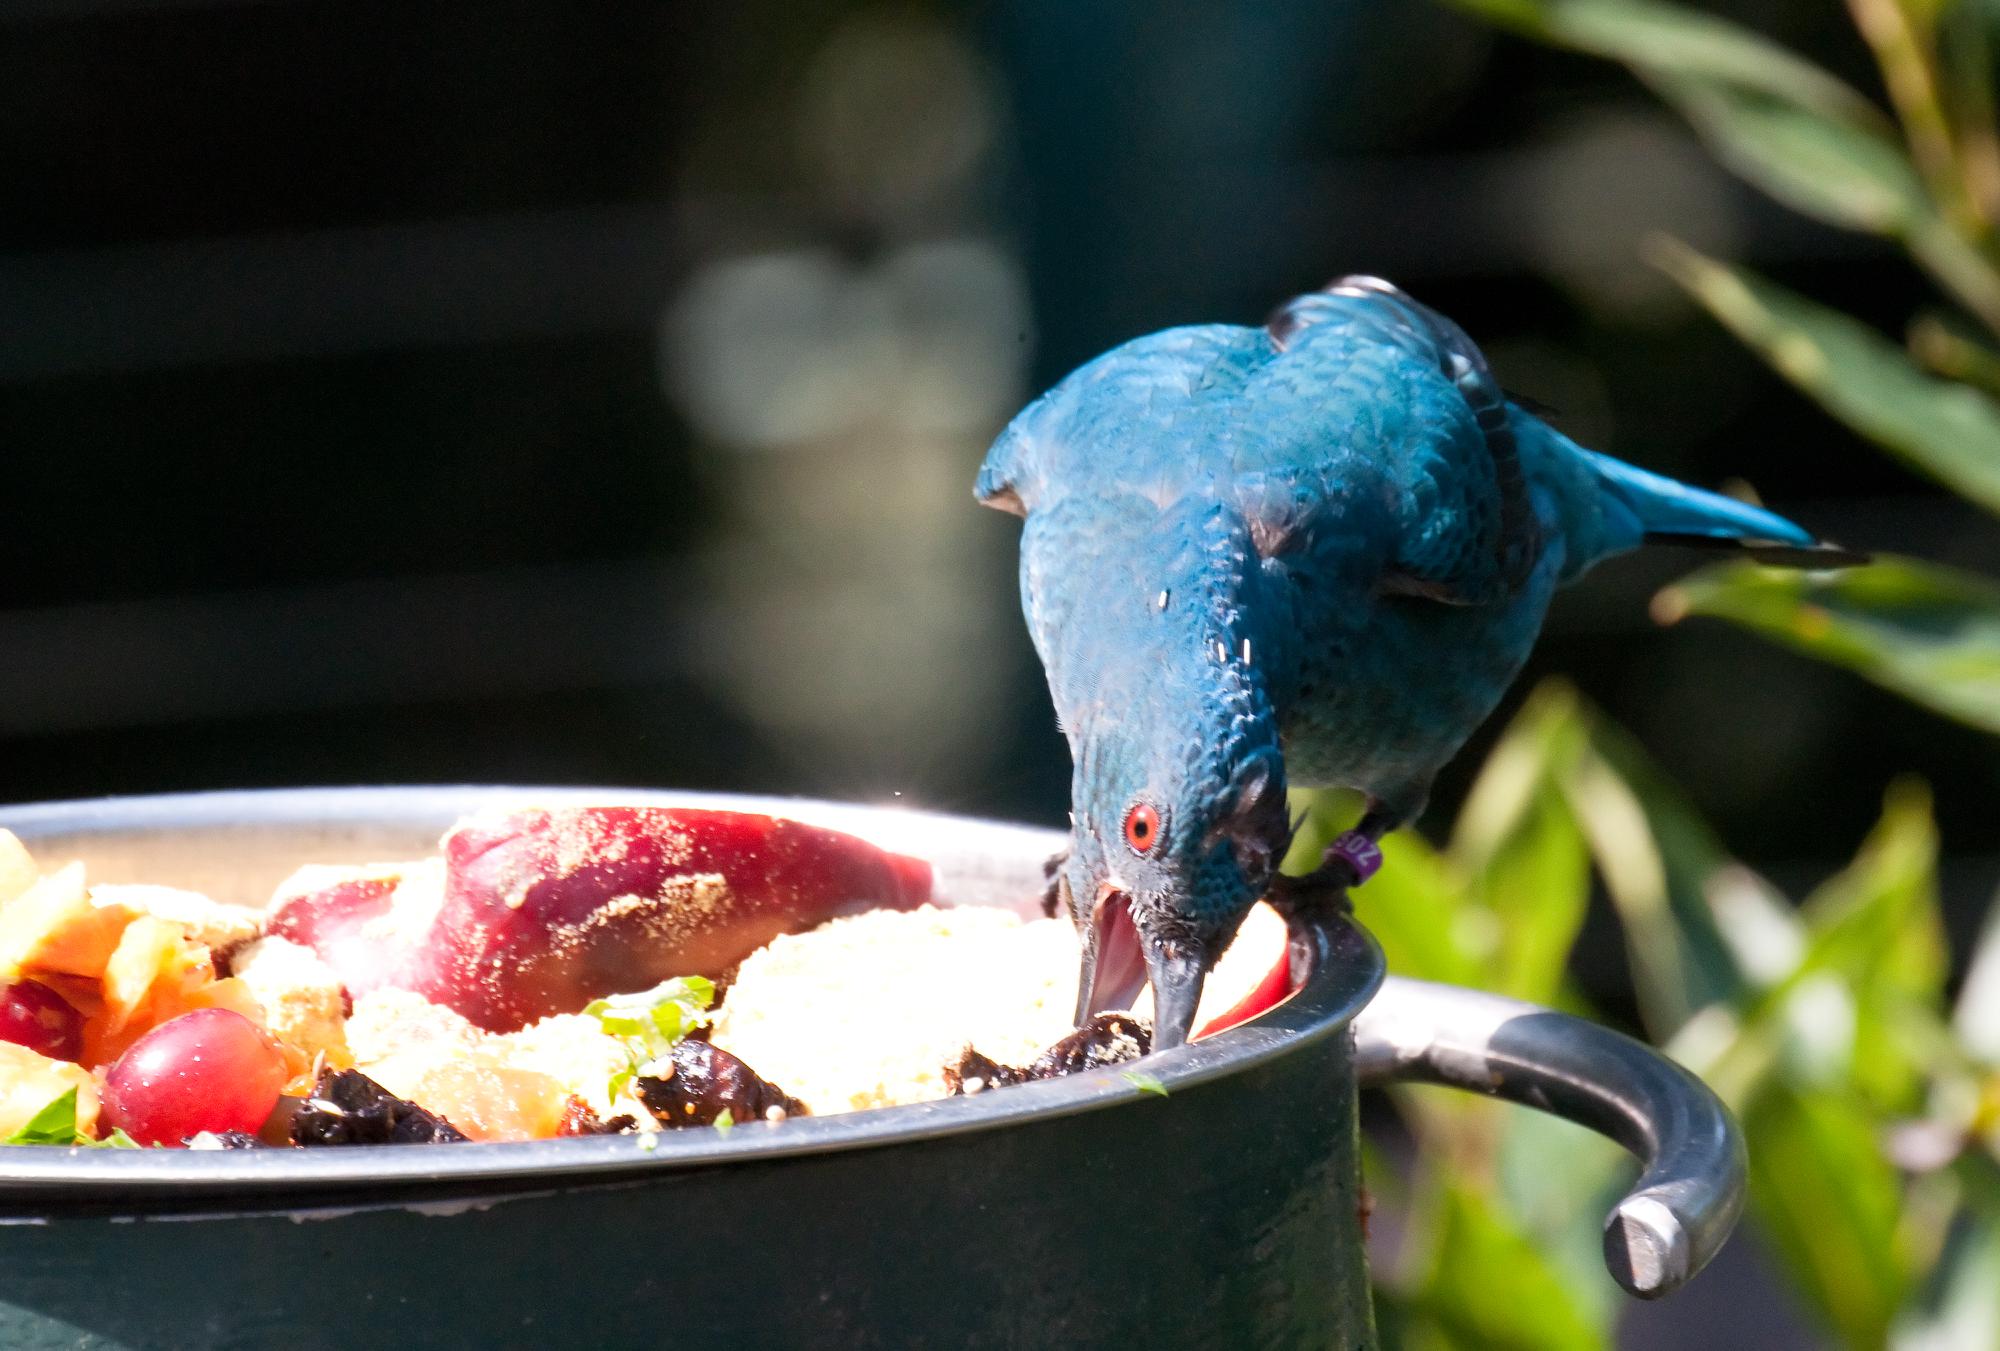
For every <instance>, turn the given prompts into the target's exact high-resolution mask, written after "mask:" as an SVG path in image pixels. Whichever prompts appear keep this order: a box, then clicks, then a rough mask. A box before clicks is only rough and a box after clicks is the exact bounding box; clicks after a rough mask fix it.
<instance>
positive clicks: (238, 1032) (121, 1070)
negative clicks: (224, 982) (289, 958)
mask: <svg viewBox="0 0 2000 1351" xmlns="http://www.w3.org/2000/svg"><path fill="white" fill-rule="evenodd" d="M284 1086H285V1057H284V1053H283V1052H282V1051H281V1050H279V1049H278V1044H277V1043H276V1042H275V1041H273V1040H272V1039H271V1037H270V1036H269V1034H267V1033H266V1032H265V1031H264V1030H263V1029H262V1028H260V1027H258V1026H257V1024H255V1023H253V1022H251V1021H250V1020H249V1019H248V1018H245V1017H244V1016H243V1015H242V1014H240V1013H235V1012H232V1011H231V1010H229V1009H196V1010H195V1011H194V1012H193V1013H183V1014H182V1015H181V1016H180V1017H178V1018H174V1019H171V1020H169V1021H167V1022H164V1023H161V1024H160V1025H159V1026H158V1027H156V1028H154V1029H153V1030H152V1031H150V1032H148V1033H147V1034H146V1035H145V1036H143V1037H141V1038H139V1040H137V1041H135V1042H133V1043H132V1045H131V1046H130V1047H128V1048H127V1049H126V1051H125V1054H124V1055H121V1056H119V1057H118V1060H117V1062H116V1063H115V1064H113V1065H112V1066H111V1072H110V1074H109V1075H108V1076H106V1078H105V1082H104V1121H105V1124H106V1125H108V1126H116V1127H120V1128H122V1129H123V1130H124V1131H125V1133H126V1134H128V1135H130V1136H131V1137H132V1138H133V1139H134V1140H137V1141H138V1142H139V1143H140V1144H142V1145H177V1144H180V1143H181V1142H182V1141H183V1140H185V1139H187V1138H188V1137H189V1136H190V1135H198V1134H200V1133H201V1132H202V1131H214V1132H216V1133H217V1134H221V1133H222V1132H224V1131H244V1132H247V1133H254V1132H255V1131H256V1130H257V1128H258V1127H260V1126H262V1125H263V1124H264V1119H265V1118H266V1117H268V1116H270V1115H271V1109H272V1108H273V1107H275V1106H277V1103H278V1091H279V1090H280V1089H282V1088H283V1087H284Z"/></svg>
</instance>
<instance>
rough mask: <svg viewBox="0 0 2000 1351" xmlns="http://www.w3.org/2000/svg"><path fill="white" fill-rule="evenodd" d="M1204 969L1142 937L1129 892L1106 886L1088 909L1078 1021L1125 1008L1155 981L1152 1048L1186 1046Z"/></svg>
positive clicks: (1168, 946) (1204, 977) (1205, 974)
mask: <svg viewBox="0 0 2000 1351" xmlns="http://www.w3.org/2000/svg"><path fill="white" fill-rule="evenodd" d="M1207 979H1208V968H1207V967H1205V966H1204V965H1202V963H1201V962H1200V961H1199V960H1197V959H1196V958H1194V957H1192V956H1189V955H1187V954H1185V953H1183V952H1181V951H1180V950H1178V949H1177V948H1176V947H1174V946H1173V945H1171V944H1166V943H1155V942H1153V941H1151V940H1149V939H1146V938H1144V937H1142V936H1141V935H1140V933H1139V929H1138V926H1137V925H1135V924H1134V923H1133V922H1132V906H1131V897H1130V896H1128V895H1127V894H1126V893H1125V892H1122V891H1119V890H1118V889H1117V888H1115V887H1112V886H1110V885H1108V884H1107V885H1106V886H1104V887H1102V888H1100V889H1099V890H1098V893H1097V902H1096V904H1094V905H1092V906H1091V908H1090V933H1089V936H1088V938H1087V940H1086V941H1085V943H1084V946H1083V968H1082V972H1081V979H1080V980H1079V981H1078V983H1077V997H1076V1025H1077V1026H1078V1027H1081V1026H1083V1025H1084V1023H1086V1022H1088V1021H1089V1020H1090V1019H1091V1018H1092V1017H1094V1016H1096V1015H1097V1014H1099V1013H1103V1012H1104V1011H1106V1010H1107V1009H1129V1008H1131V1007H1132V1004H1133V1001H1134V1000H1136V999H1138V997H1139V991H1141V990H1143V989H1144V988H1145V987H1146V984H1147V982H1149V981H1150V982H1151V983H1152V986H1153V1049H1154V1050H1156V1051H1164V1050H1169V1049H1171V1048H1172V1047H1175V1046H1180V1045H1184V1044H1185V1043H1186V1042H1187V1039H1188V1034H1189V1033H1190V1032H1191V1031H1192V1030H1193V1028H1194V1015H1195V1008H1196V1006H1197V1005H1199V1004H1200V1003H1201V990H1202V985H1203V984H1204V983H1205V982H1206V981H1207Z"/></svg>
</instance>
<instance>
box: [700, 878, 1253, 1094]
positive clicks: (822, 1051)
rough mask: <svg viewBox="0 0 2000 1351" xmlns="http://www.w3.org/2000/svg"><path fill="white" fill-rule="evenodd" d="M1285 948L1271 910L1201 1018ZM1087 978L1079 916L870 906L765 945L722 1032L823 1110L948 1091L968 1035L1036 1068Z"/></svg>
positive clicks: (1245, 937) (730, 1004) (723, 1042)
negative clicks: (1080, 975) (950, 1070)
mask: <svg viewBox="0 0 2000 1351" xmlns="http://www.w3.org/2000/svg"><path fill="white" fill-rule="evenodd" d="M1283 951H1284V922H1283V921H1282V920H1280V919H1279V918H1278V917H1277V916H1276V915H1275V914H1273V913H1272V912H1271V911H1270V910H1268V909H1267V908H1265V907H1263V906H1259V907H1258V908H1257V909H1256V911H1254V912H1252V916H1251V918H1250V919H1248V920H1246V921H1245V923H1244V928H1243V932H1242V934H1241V935H1239V939H1238V942H1237V943H1236V945H1235V946H1234V947H1233V948H1232V949H1231V951H1230V953H1229V954H1228V955H1227V956H1225V957H1224V959H1223V961H1222V962H1221V963H1219V964H1218V966H1217V968H1216V970H1215V972H1214V973H1213V975H1211V977H1210V978H1209V983H1208V986H1207V989H1206V990H1205V992H1204V994H1203V998H1202V1002H1201V1012H1200V1016H1199V1018H1198V1020H1197V1023H1196V1026H1197V1027H1199V1026H1200V1025H1201V1023H1203V1022H1206V1021H1207V1020H1208V1019H1210V1018H1213V1017H1214V1016H1216V1015H1217V1014H1219V1013H1221V1012H1223V1011H1224V1010H1225V1009H1228V1008H1229V1007H1230V1006H1232V1005H1233V1004H1235V1003H1236V1002H1237V1001H1238V1000H1240V999H1241V998H1242V997H1243V996H1244V995H1245V994H1247V993H1249V991H1250V990H1252V989H1253V988H1255V986H1256V985H1257V983H1258V982H1259V981H1260V980H1261V979H1262V978H1263V977H1264V976H1265V975H1266V974H1268V973H1269V971H1270V970H1271V967H1272V964H1273V963H1274V962H1275V961H1276V960H1277V956H1278V954H1279V953H1281V952H1283ZM1076 977H1077V942H1076V935H1075V932H1074V930H1073V929H1072V928H1071V926H1070V924H1069V921H1068V920H1063V919H1056V920H1040V919H1038V920H1032V921H1026V922H1024V921H1022V920H1021V919H1020V918H1019V917H1018V916H1016V915H1014V914H1013V913H1012V912H1010V911H1005V910H997V909H987V908H979V907H968V908H964V909H956V910H946V909H937V908H934V907H930V906H924V907H921V908H919V909H916V910H911V911H901V912H899V911H890V910H877V911H870V912H868V913H865V914H860V915H854V916H851V917H848V918H845V919H837V920H833V921H831V922H830V923H827V924H824V925H821V926H820V927H819V928H817V929H814V930H812V931H811V932H810V933H804V934H794V935H788V936H785V937H782V938H778V939H775V940H773V941H772V942H771V943H770V944H769V945H768V946H766V947H764V948H762V949H760V950H758V951H757V952H755V953H753V954H752V955H751V956H750V957H749V958H748V959H747V960H746V961H745V962H744V963H743V965H742V968H741V969H740V970H739V971H738V973H737V976H736V981H735V983H734V984H733V985H732V986H731V987H730V990H729V996H728V999H727V1000H726V1001H725V1002H724V1004H723V1006H722V1009H721V1012H720V1013H719V1014H718V1015H717V1018H716V1024H715V1042H716V1044H717V1045H718V1046H721V1047H723V1048H725V1049H727V1050H729V1051H731V1052H733V1053H734V1054H736V1055H738V1056H740V1057H741V1058H742V1059H743V1060H744V1062H745V1063H747V1064H748V1065H750V1067H751V1068H753V1069H755V1070H756V1071H757V1073H759V1074H761V1075H763V1076H764V1077H765V1078H766V1079H769V1080H770V1081H771V1082H773V1083H775V1084H777V1085H779V1086H780V1087H781V1088H783V1089H784V1090H785V1091H786V1092H788V1093H790V1094H792V1095H794V1096H795V1097H798V1098H801V1099H803V1100H804V1101H805V1102H806V1103H807V1104H808V1105H809V1106H810V1107H811V1108H812V1109H813V1110H814V1111H815V1112H817V1113H820V1114H822V1115H824V1114H827V1113H831V1112H842V1111H851V1110H855V1109H858V1108H864V1107H884V1106H890V1105H893V1104H897V1103H909V1102H922V1101H925V1100H927V1099H931V1098H941V1097H943V1096H945V1093H946V1088H945V1083H944V1075H943V1067H944V1066H945V1065H946V1064H948V1063H956V1062H957V1060H958V1057H959V1054H960V1052H961V1051H963V1050H964V1049H965V1047H967V1046H968V1045H970V1046H974V1047H976V1048H978V1050H979V1051H980V1052H981V1053H982V1054H984V1055H986V1056H989V1057H991V1058H992V1059H994V1060H997V1061H999V1062H1001V1063H1002V1064H1014V1065H1024V1064H1027V1063H1028V1062H1029V1061H1031V1060H1033V1059H1034V1058H1035V1057H1036V1056H1037V1055H1038V1054H1040V1053H1041V1051H1042V1050H1043V1049H1044V1048H1046V1047H1047V1046H1048V1045H1049V1044H1050V1043H1051V1042H1054V1041H1056V1040H1057V1039H1058V1038H1060V1037H1062V1036H1064V1035H1066V1034H1067V1033H1068V1032H1069V1031H1070V1030H1071V1015H1072V1014H1073V1013H1074V1011H1075V1003H1076ZM1139 1003H1140V1008H1141V1010H1142V1011H1150V1002H1149V1000H1148V999H1147V998H1145V997H1142V998H1141V1000H1140V1001H1139Z"/></svg>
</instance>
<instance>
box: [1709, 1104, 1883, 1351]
mask: <svg viewBox="0 0 2000 1351" xmlns="http://www.w3.org/2000/svg"><path fill="white" fill-rule="evenodd" d="M1876 1125H1877V1123H1876V1122H1875V1120H1874V1118H1873V1117H1872V1115H1871V1114H1870V1113H1869V1112H1868V1111H1867V1110H1865V1109H1864V1108H1863V1107H1861V1106H1860V1105H1859V1104H1857V1103H1855V1102H1852V1101H1850V1100H1848V1099H1845V1098H1843V1097H1841V1096H1839V1095H1837V1094H1833V1093H1801V1092H1797V1091H1795V1090H1794V1089H1792V1088H1790V1087H1789V1086H1787V1085H1785V1084H1783V1083H1779V1082H1772V1083H1769V1084H1767V1085H1766V1086H1765V1087H1764V1089H1763V1090H1762V1091H1760V1092H1759V1093H1757V1094H1756V1095H1755V1097H1753V1098H1752V1099H1751V1101H1750V1103H1749V1104H1748V1106H1747V1107H1746V1109H1745V1110H1744V1112H1743V1127H1744V1131H1745V1133H1746V1134H1747V1135H1748V1137H1749V1138H1750V1140H1751V1142H1752V1147H1751V1149H1750V1196H1751V1203H1752V1205H1753V1207H1754V1209H1755V1213H1756V1215H1757V1218H1758V1221H1759V1222H1760V1224H1761V1225H1762V1227H1763V1230H1764V1232H1765V1234H1766V1235H1767V1236H1768V1237H1769V1238H1770V1239H1771V1242H1772V1245H1773V1247H1775V1248H1776V1249H1777V1251H1778V1253H1779V1255H1780V1256H1781V1257H1783V1259H1784V1260H1785V1263H1786V1265H1787V1266H1788V1267H1790V1268H1791V1270H1792V1272H1793V1274H1794V1276H1795V1277H1796V1278H1797V1280H1798V1283H1799V1287H1800V1289H1801V1291H1802V1292H1803V1293H1804V1294H1805V1295H1806V1296H1807V1297H1808V1298H1809V1299H1810V1300H1811V1301H1812V1303H1813V1304H1814V1306H1815V1307H1817V1308H1818V1309H1819V1310H1820V1312H1821V1313H1822V1314H1823V1315H1824V1316H1825V1317H1826V1319H1827V1320H1828V1322H1830V1323H1831V1324H1832V1325H1833V1326H1834V1327H1835V1328H1837V1329H1838V1330H1839V1331H1840V1333H1841V1334H1842V1336H1843V1338H1844V1340H1845V1341H1846V1342H1847V1343H1848V1344H1850V1345H1853V1346H1860V1347H1869V1346H1880V1345H1882V1344H1883V1341H1884V1338H1885V1337H1886V1335H1887V1332H1888V1328H1889V1323H1890V1320H1891V1319H1892V1318H1894V1317H1895V1315H1896V1312H1897V1310H1898V1309H1900V1308H1901V1307H1902V1304H1903V1301H1904V1299H1905V1298H1906V1297H1907V1295H1908V1293H1909V1289H1910V1285H1911V1280H1910V1273H1909V1271H1908V1265H1907V1261H1906V1259H1905V1256H1904V1254H1903V1252H1902V1250H1901V1247H1900V1245H1899V1243H1898V1241H1897V1220H1898V1213H1899V1209H1900V1202H1901V1197H1900V1190H1899V1184H1898V1178H1897V1175H1896V1171H1895V1169H1894V1168H1893V1167H1892V1166H1891V1165H1890V1164H1889V1162H1888V1161H1887V1160H1886V1159H1885V1158H1884V1157H1883V1155H1882V1151H1881V1148H1880V1144H1879V1140H1878V1136H1877V1129H1876Z"/></svg>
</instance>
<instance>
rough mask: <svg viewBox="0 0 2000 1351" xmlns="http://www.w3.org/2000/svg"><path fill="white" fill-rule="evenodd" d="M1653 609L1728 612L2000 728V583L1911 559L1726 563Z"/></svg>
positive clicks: (1975, 722)
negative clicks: (1813, 565) (1832, 566)
mask: <svg viewBox="0 0 2000 1351" xmlns="http://www.w3.org/2000/svg"><path fill="white" fill-rule="evenodd" d="M1655 611H1656V613H1658V614H1659V615H1660V616H1661V617H1662V618H1664V619H1667V620H1669V621H1671V620H1674V619H1678V618H1680V617H1681V616H1683V615H1690V614H1694V615H1709V616H1713V617H1716V618H1720V619H1728V620H1731V621H1733V622H1735V623H1738V624H1742V625H1744V626H1745V627H1747V628H1750V629H1753V630H1755V631H1756V632H1758V633H1761V634H1763V635H1765V636H1766V637H1769V638H1773V639H1776V640H1777V641H1779V642H1782V643H1784V644H1786V645H1788V646H1790V647H1793V648H1796V649H1798V650H1799V651H1801V652H1805V653H1807V654H1808V655H1810V656H1814V657H1817V658H1819V659H1821V660H1823V661H1829V662H1832V663H1834V664H1836V665H1839V666H1845V667H1847V668H1848V669H1849V670H1851V671H1855V672H1858V673H1859V674H1861V675H1862V676H1865V677H1866V678H1868V679H1869V680H1872V681H1874V682H1875V683H1876V684H1878V685H1882V686H1884V687H1886V688H1888V689H1891V690H1894V691H1896V692H1897V693H1898V694H1901V695H1903V696H1904V697H1906V698H1909V699H1913V700H1915V701H1916V702H1918V703H1920V704H1923V705H1925V706H1927V707H1929V708H1932V709H1934V710H1936V711H1937V712H1939V713H1943V714H1945V715H1946V716H1947V717H1952V718H1956V719H1958V720H1959V721H1960V722H1964V723H1968V724H1970V725H1972V726H1974V727H1979V728H1983V729H1984V730H1986V731H1989V732H2000V587H1995V586H1993V585H1992V584H1991V583H1989V582H1987V581H1985V580H1984V579H1982V578H1978V577H1973V576H1970V575H1968V574H1966V573H1962V572H1956V571H1953V570H1952V569H1949V568H1942V567H1938V566H1937V565H1935V564H1931V563H1922V562H1918V561H1916V560H1914V559H1907V558H1884V559H1879V560H1877V561H1876V562H1874V563H1872V564H1870V565H1869V566H1867V567H1864V568H1851V569H1847V570H1845V571H1841V572H1835V573H1810V572H1798V571H1791V570H1781V569H1776V568H1762V567H1758V566H1756V565H1754V564H1747V563H1744V564H1727V565H1724V566H1722V567H1717V568H1709V569H1707V570H1705V571H1703V572H1699V573H1697V574H1695V575H1694V576H1692V577H1689V578H1687V579H1686V580H1684V581H1682V582H1679V583H1678V584H1676V585H1674V586H1671V587H1669V588H1667V589H1666V590H1665V591H1662V592H1661V593H1660V597H1659V601H1658V603H1657V604H1656V606H1655Z"/></svg>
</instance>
